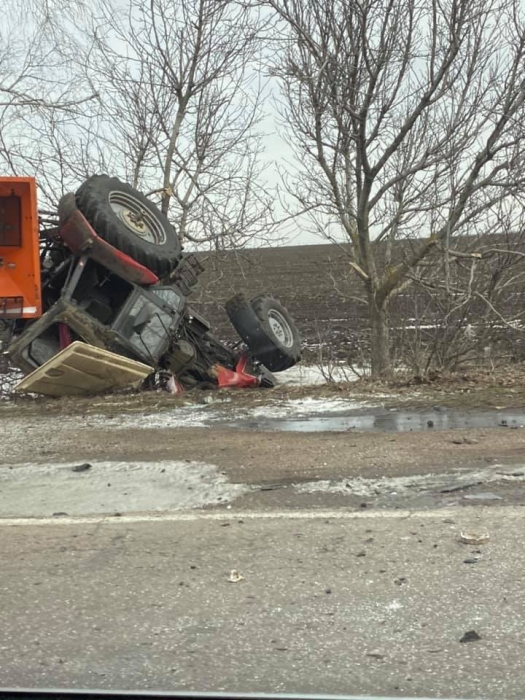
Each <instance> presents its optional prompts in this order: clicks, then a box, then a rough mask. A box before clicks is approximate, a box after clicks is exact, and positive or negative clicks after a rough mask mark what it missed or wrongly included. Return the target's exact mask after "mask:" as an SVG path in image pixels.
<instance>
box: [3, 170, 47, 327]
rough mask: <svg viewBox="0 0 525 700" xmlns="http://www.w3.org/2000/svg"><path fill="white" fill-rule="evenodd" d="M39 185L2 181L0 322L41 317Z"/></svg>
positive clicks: (21, 180) (29, 179) (24, 180)
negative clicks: (37, 187) (37, 192)
mask: <svg viewBox="0 0 525 700" xmlns="http://www.w3.org/2000/svg"><path fill="white" fill-rule="evenodd" d="M36 197H37V195H36V183H35V179H34V178H32V177H0V321H2V320H12V319H18V318H22V319H31V318H38V317H39V316H40V315H41V314H42V292H41V284H40V253H39V226H38V212H37V199H36Z"/></svg>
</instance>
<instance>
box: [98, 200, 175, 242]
mask: <svg viewBox="0 0 525 700" xmlns="http://www.w3.org/2000/svg"><path fill="white" fill-rule="evenodd" d="M109 206H110V207H111V209H112V210H113V211H114V212H115V214H116V215H117V216H118V218H119V219H120V220H121V221H122V223H123V224H124V225H125V226H126V228H127V229H128V230H129V231H131V233H134V234H135V235H136V236H138V237H139V238H142V240H143V241H147V242H148V243H153V244H155V245H163V244H164V243H165V242H166V233H165V232H164V227H163V226H162V225H161V224H160V222H159V221H158V220H157V218H156V216H155V215H154V214H152V213H151V212H150V211H149V209H146V207H144V205H143V204H142V203H141V202H140V201H139V200H138V199H136V198H135V197H133V195H131V194H128V193H127V192H110V193H109Z"/></svg>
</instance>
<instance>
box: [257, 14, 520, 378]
mask: <svg viewBox="0 0 525 700" xmlns="http://www.w3.org/2000/svg"><path fill="white" fill-rule="evenodd" d="M264 4H265V5H267V6H270V7H271V8H272V9H273V10H274V12H275V14H276V17H277V21H276V33H275V36H276V42H277V44H278V46H279V48H280V54H279V58H278V60H277V61H275V62H274V65H273V68H272V70H273V74H274V75H275V76H276V77H277V78H278V79H279V82H280V86H281V93H282V102H281V114H282V117H283V122H284V124H285V126H286V134H287V135H288V138H289V140H290V141H291V142H292V143H293V144H294V147H295V151H296V154H297V157H298V163H299V165H298V168H297V170H296V171H295V173H294V172H292V173H291V177H290V178H289V180H288V184H289V190H290V191H291V192H292V193H293V196H294V197H295V198H296V199H297V200H298V201H299V202H300V204H301V208H302V209H304V210H308V211H309V212H310V216H311V218H312V221H313V223H314V225H315V226H316V227H317V230H318V231H320V232H321V233H323V234H324V235H326V236H327V237H330V236H331V235H332V232H333V231H334V228H335V230H337V231H342V232H343V233H344V235H345V236H346V237H347V239H348V240H349V241H350V242H351V244H352V245H351V253H350V260H349V264H350V265H351V266H352V268H353V270H354V271H355V273H356V274H357V275H358V276H359V278H360V279H361V280H362V283H363V285H364V288H365V291H366V297H367V304H368V315H369V320H370V326H371V348H372V350H371V360H372V373H373V374H374V375H376V376H377V375H381V374H384V373H387V372H389V371H390V369H391V358H390V338H389V307H390V303H391V300H392V299H393V297H395V296H396V295H397V294H399V293H400V292H401V291H402V290H403V289H406V287H407V285H410V284H412V278H413V277H414V275H416V274H417V273H416V272H415V271H416V270H417V268H418V266H419V265H420V264H421V263H422V262H423V261H424V260H425V259H426V258H427V256H428V255H429V254H430V253H431V252H432V251H433V250H434V249H436V247H438V246H440V245H442V244H443V245H445V246H446V247H447V248H450V247H451V246H452V242H453V241H454V240H455V238H456V237H457V236H458V235H459V234H461V233H463V232H470V233H471V234H472V233H476V234H477V235H481V234H483V233H484V232H487V231H491V230H493V228H494V227H496V226H497V209H498V207H499V206H500V205H501V203H502V202H506V203H508V204H509V206H515V207H521V202H520V201H519V198H518V197H519V195H520V194H521V193H522V192H523V188H524V172H525V171H524V143H525V130H524V127H523V124H524V123H525V122H524V117H525V109H524V103H525V81H524V79H523V71H524V67H525V63H524V59H525V30H524V22H523V16H522V9H521V4H520V2H519V0H508V1H507V0H444V1H441V0H440V1H438V0H425V1H424V2H415V1H414V0H265V1H264ZM400 239H406V241H407V243H406V244H404V245H402V246H400V245H396V242H397V241H399V240H400Z"/></svg>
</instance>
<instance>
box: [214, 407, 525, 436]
mask: <svg viewBox="0 0 525 700" xmlns="http://www.w3.org/2000/svg"><path fill="white" fill-rule="evenodd" d="M222 426H224V427H228V428H240V429H245V430H265V431H286V432H288V431H291V432H345V431H350V430H355V431H359V432H361V431H364V432H368V431H375V432H387V433H388V432H392V433H404V432H412V431H423V430H426V431H428V430H460V429H472V428H496V427H498V426H500V427H501V428H502V430H503V429H505V428H507V429H512V428H514V429H516V428H523V427H525V411H504V410H502V411H494V410H486V411H482V410H476V411H465V410H464V409H440V410H436V409H430V410H426V411H392V410H388V409H385V408H381V409H374V408H372V409H368V410H366V411H363V410H360V411H345V412H344V413H337V414H334V413H330V415H324V414H322V413H318V414H313V415H312V414H310V415H304V416H303V415H300V410H299V411H298V415H296V416H287V417H261V418H260V419H258V418H249V419H239V420H235V421H231V422H227V421H225V422H223V423H222Z"/></svg>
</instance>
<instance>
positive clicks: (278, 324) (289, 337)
mask: <svg viewBox="0 0 525 700" xmlns="http://www.w3.org/2000/svg"><path fill="white" fill-rule="evenodd" d="M268 322H269V324H270V328H271V329H272V332H273V334H274V335H275V337H276V338H277V340H278V341H279V342H280V343H281V345H284V347H285V348H291V347H292V346H293V331H292V329H291V327H290V324H289V323H288V321H287V320H286V319H285V318H284V316H283V315H282V314H281V313H279V312H278V311H276V310H275V309H272V310H271V311H269V312H268Z"/></svg>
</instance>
